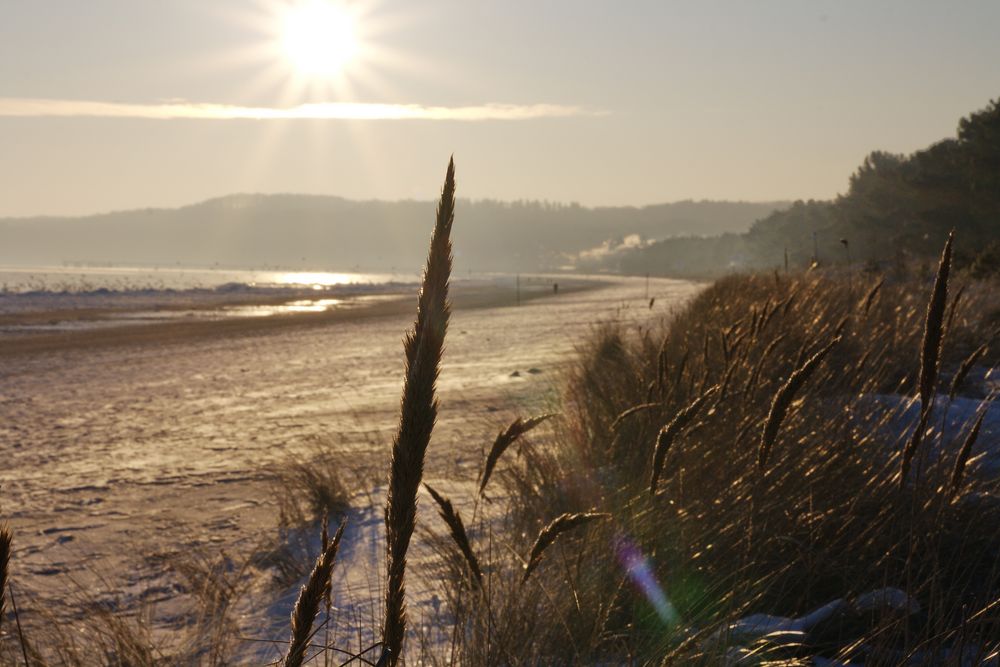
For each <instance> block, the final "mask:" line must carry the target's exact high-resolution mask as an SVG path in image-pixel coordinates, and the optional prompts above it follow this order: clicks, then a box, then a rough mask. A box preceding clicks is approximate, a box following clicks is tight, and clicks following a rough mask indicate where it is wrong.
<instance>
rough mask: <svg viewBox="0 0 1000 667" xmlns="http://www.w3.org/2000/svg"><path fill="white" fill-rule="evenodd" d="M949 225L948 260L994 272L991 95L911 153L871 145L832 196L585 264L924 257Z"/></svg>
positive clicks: (996, 179)
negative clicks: (953, 129)
mask: <svg viewBox="0 0 1000 667" xmlns="http://www.w3.org/2000/svg"><path fill="white" fill-rule="evenodd" d="M951 229H955V230H956V233H957V234H956V243H955V259H956V263H957V264H958V265H959V266H963V265H967V266H970V267H971V268H972V270H973V272H974V273H975V274H978V275H985V274H989V273H1000V100H996V101H992V102H990V104H989V105H988V106H987V107H986V108H984V109H981V110H979V111H976V112H974V113H972V114H970V115H969V116H967V117H965V118H962V119H961V120H960V121H959V123H958V131H957V133H956V136H955V137H954V138H950V139H944V140H942V141H939V142H937V143H935V144H933V145H931V146H929V147H927V148H925V149H923V150H919V151H916V152H915V153H913V154H911V155H897V154H893V153H886V152H883V151H875V152H873V153H871V154H870V155H869V156H868V157H867V158H865V160H864V162H863V163H862V164H861V166H860V167H858V169H857V171H855V172H854V174H853V175H852V176H851V179H850V186H849V188H848V191H847V193H845V194H843V195H841V196H839V197H837V198H836V199H834V200H832V201H808V202H802V201H799V202H795V203H794V204H793V205H792V206H790V207H788V208H787V209H784V210H781V211H776V212H774V213H772V214H771V215H768V216H767V217H765V218H762V219H761V220H759V221H757V222H756V223H754V225H753V226H752V228H751V229H750V230H749V231H748V232H746V233H743V234H723V235H721V236H719V237H718V238H709V239H706V238H686V239H685V238H676V239H669V240H664V241H661V242H658V243H653V244H648V245H643V246H641V247H635V248H626V249H624V250H623V251H621V252H618V253H614V254H613V255H608V256H606V257H603V258H600V259H599V260H595V261H594V262H591V268H593V269H601V270H612V271H621V272H624V273H633V274H641V273H646V272H651V273H653V274H654V275H656V274H659V275H672V276H693V275H698V276H711V275H717V274H719V273H723V272H726V271H731V270H734V269H736V270H740V269H762V268H772V267H779V266H782V265H783V264H784V262H785V256H786V253H787V257H788V262H789V264H790V265H792V266H803V265H806V264H808V263H810V262H811V261H812V260H813V257H814V255H816V256H818V259H819V260H820V261H821V262H824V263H831V262H836V263H843V262H848V261H853V262H858V261H870V262H878V263H887V262H893V261H898V260H900V259H905V258H907V257H925V258H930V257H934V256H936V255H937V253H939V252H940V250H941V246H942V244H943V243H944V239H945V237H946V236H947V234H948V231H949V230H951Z"/></svg>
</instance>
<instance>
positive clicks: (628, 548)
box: [615, 535, 681, 628]
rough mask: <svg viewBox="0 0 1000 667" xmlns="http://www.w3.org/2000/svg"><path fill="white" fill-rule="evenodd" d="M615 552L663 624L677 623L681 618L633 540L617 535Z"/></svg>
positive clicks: (672, 625) (673, 624)
mask: <svg viewBox="0 0 1000 667" xmlns="http://www.w3.org/2000/svg"><path fill="white" fill-rule="evenodd" d="M615 553H616V555H617V556H618V562H619V563H620V564H621V566H622V568H624V569H625V573H626V574H627V575H628V577H629V579H631V580H632V584H633V585H634V586H635V587H636V588H638V589H639V591H640V592H641V593H642V594H643V595H644V596H646V599H647V600H649V603H650V604H651V605H652V606H653V609H655V610H656V615H657V616H659V617H660V620H661V621H663V624H664V625H666V626H667V627H668V628H672V627H674V626H675V625H677V624H678V623H679V622H680V620H681V619H680V615H678V613H677V610H676V609H674V605H673V604H671V602H670V600H669V599H668V598H667V594H666V593H664V592H663V588H662V587H661V586H660V582H658V581H657V580H656V575H655V574H654V573H653V568H652V566H651V565H650V564H649V559H648V558H646V556H645V555H643V553H642V551H641V550H640V549H639V547H638V546H637V545H636V544H635V542H633V541H632V540H630V539H629V538H628V537H625V536H624V535H620V536H618V538H617V539H616V540H615Z"/></svg>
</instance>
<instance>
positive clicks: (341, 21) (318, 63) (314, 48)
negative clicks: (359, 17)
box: [281, 0, 359, 76]
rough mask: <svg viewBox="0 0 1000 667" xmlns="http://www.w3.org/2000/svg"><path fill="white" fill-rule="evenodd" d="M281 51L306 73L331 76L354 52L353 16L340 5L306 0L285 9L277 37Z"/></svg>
mask: <svg viewBox="0 0 1000 667" xmlns="http://www.w3.org/2000/svg"><path fill="white" fill-rule="evenodd" d="M281 41H282V46H283V47H284V50H285V54H286V55H287V57H288V59H289V60H290V61H291V63H292V65H293V66H294V67H295V69H296V70H297V71H298V72H300V73H301V74H304V75H307V76H334V75H337V74H339V73H340V72H341V71H342V70H343V69H344V67H345V66H346V65H347V64H348V63H350V62H351V60H353V59H354V58H355V57H357V55H358V51H359V43H358V35H357V25H356V18H355V16H354V15H353V14H352V13H351V11H350V10H349V9H348V8H347V7H346V6H344V5H342V4H339V3H335V2H328V1H324V0H306V1H304V2H301V3H299V4H296V5H293V6H291V7H289V8H288V10H287V13H286V14H285V16H284V25H283V26H282V36H281Z"/></svg>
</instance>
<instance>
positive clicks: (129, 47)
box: [0, 0, 1000, 216]
mask: <svg viewBox="0 0 1000 667" xmlns="http://www.w3.org/2000/svg"><path fill="white" fill-rule="evenodd" d="M325 1H326V0H210V1H209V0H85V1H83V0H0V216H30V215H42V214H45V215H78V214H90V213H97V212H103V211H109V210H120V209H130V208H145V207H173V206H180V205H185V204H190V203H195V202H197V201H201V200H204V199H207V198H210V197H215V196H222V195H226V194H230V193H235V192H265V193H267V192H303V193H313V194H333V195H339V196H343V197H348V198H352V199H372V198H379V199H410V198H414V199H433V198H434V197H435V196H436V195H437V193H438V192H439V189H440V183H441V180H442V178H443V174H444V169H445V166H446V164H447V160H448V157H449V156H450V155H452V154H454V156H455V161H456V166H457V169H458V187H459V194H460V195H461V196H463V197H468V198H474V199H481V198H492V199H503V200H517V199H543V200H549V201H557V202H578V203H581V204H584V205H644V204H651V203H657V202H666V201H676V200H680V199H730V200H751V201H769V200H788V199H809V198H817V199H818V198H829V197H833V196H835V195H836V194H838V193H840V192H843V191H844V190H845V188H846V186H847V180H848V177H849V175H850V174H851V172H852V171H853V170H854V169H855V168H856V166H857V165H858V164H859V163H860V162H861V160H862V159H863V158H864V156H865V155H866V154H867V153H868V152H870V151H871V150H875V149H882V150H889V151H894V152H911V151H913V150H916V149H919V148H921V147H924V146H926V145H928V144H930V143H932V142H934V141H936V140H939V139H942V138H945V137H948V136H953V135H954V132H955V128H956V125H957V122H958V119H959V118H960V117H962V116H963V115H966V114H968V113H969V112H971V111H974V110H976V109H979V108H982V107H984V106H985V105H986V104H987V103H988V102H989V101H990V100H991V99H993V98H996V97H1000V67H997V63H1000V39H997V38H996V29H997V26H1000V2H996V0H984V1H981V2H977V1H974V0H967V1H963V0H951V1H940V2H925V1H921V0H908V1H889V0H886V1H878V0H863V1H853V0H840V1H837V2H819V1H811V0H784V1H779V0H757V1H754V2H749V1H740V2H737V1H735V0H733V1H730V2H714V1H711V0H692V1H690V2H680V1H674V0H616V1H611V0H530V1H529V0H504V1H502V2H501V1H490V2H487V1H484V0H421V1H420V2H414V1H413V0H352V1H348V2H346V4H345V5H343V6H341V4H338V3H336V2H335V0H329V1H330V2H331V3H333V4H332V5H331V6H333V7H334V9H332V10H330V11H331V12H333V13H332V14H331V13H329V12H326V13H324V12H325V11H326V10H325V9H322V10H317V9H316V7H317V4H316V3H322V2H325ZM304 3H305V4H306V5H308V6H309V7H311V9H309V10H308V11H306V10H303V8H302V7H303V5H304ZM309 3H312V4H309ZM309 11H311V12H312V13H309ZM317 12H318V13H317ZM329 16H334V19H333V20H330V21H328V20H327V18H326V17H329ZM302 17H306V20H305V21H303V20H301V19H302ZM317 17H319V18H317ZM344 17H347V18H346V19H345V18H344ZM314 19H315V20H314ZM320 19H322V20H320ZM345 26H347V27H345ZM303 31H304V32H303ZM317 34H319V35H320V36H321V37H322V36H324V35H325V36H331V37H332V38H331V39H323V40H321V42H320V43H319V44H318V45H317V44H315V43H314V40H315V39H316V37H317ZM331 44H334V46H330V45H331ZM341 46H343V48H341ZM338 49H339V50H338Z"/></svg>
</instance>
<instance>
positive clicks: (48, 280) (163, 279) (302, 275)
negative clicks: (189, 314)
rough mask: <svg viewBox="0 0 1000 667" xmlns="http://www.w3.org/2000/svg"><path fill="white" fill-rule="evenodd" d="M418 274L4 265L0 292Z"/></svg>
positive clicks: (288, 283) (344, 281)
mask: <svg viewBox="0 0 1000 667" xmlns="http://www.w3.org/2000/svg"><path fill="white" fill-rule="evenodd" d="M419 280H420V276H419V275H418V274H416V273H357V272H343V273H340V272H332V271H275V270H239V269H200V268H181V267H166V268H141V267H119V266H115V267H76V266H68V267H67V266H34V267H11V266H0V290H2V291H3V292H6V293H8V294H9V293H25V292H71V293H72V292H94V291H98V290H108V291H113V292H126V291H149V290H152V291H159V290H190V289H213V290H214V289H219V288H226V287H229V286H232V287H238V286H247V287H316V288H323V287H333V286H337V285H384V284H390V283H415V282H419Z"/></svg>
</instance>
